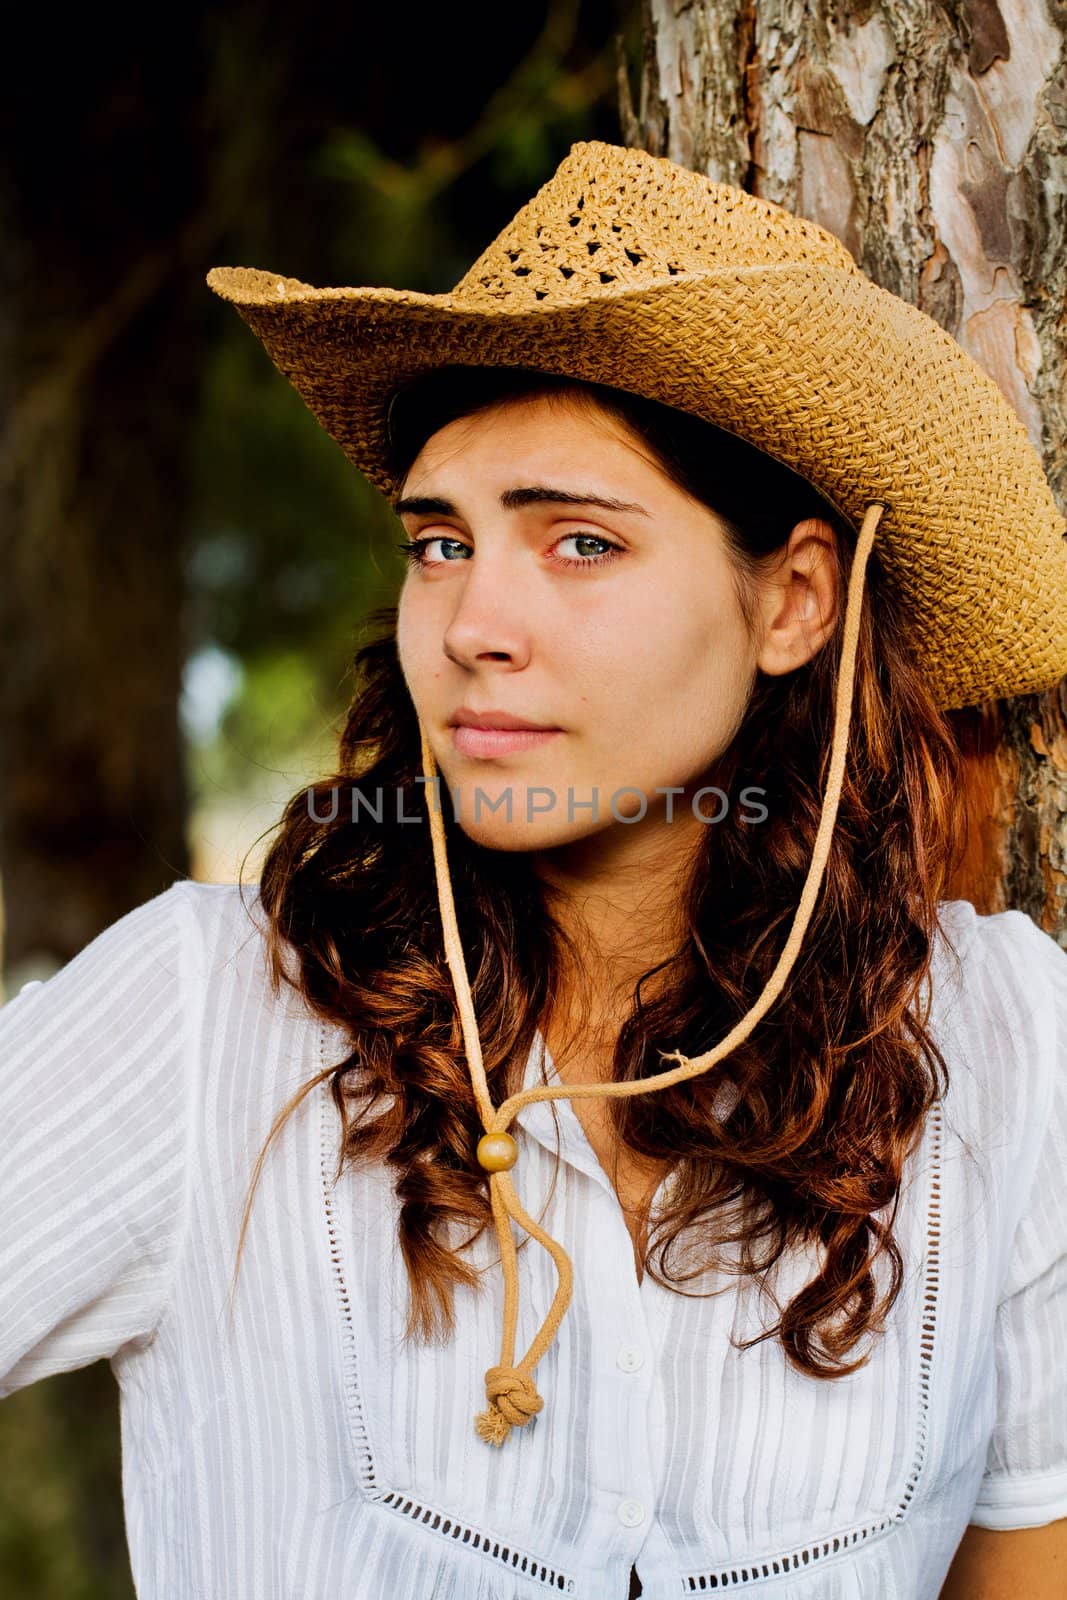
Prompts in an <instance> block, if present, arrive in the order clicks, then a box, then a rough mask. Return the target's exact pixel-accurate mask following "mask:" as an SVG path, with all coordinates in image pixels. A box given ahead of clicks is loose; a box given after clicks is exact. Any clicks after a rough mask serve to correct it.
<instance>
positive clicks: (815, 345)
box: [207, 141, 1067, 707]
mask: <svg viewBox="0 0 1067 1600" xmlns="http://www.w3.org/2000/svg"><path fill="white" fill-rule="evenodd" d="M207 281H208V284H209V285H210V287H211V288H212V289H213V290H214V291H215V292H216V293H217V294H219V295H221V296H222V297H223V298H225V299H228V300H230V301H232V302H233V303H234V305H236V307H237V309H238V310H239V311H240V313H241V315H242V316H243V317H244V318H245V320H246V321H247V322H248V323H249V325H250V326H251V328H252V329H253V331H254V332H255V333H256V334H257V336H258V337H259V338H260V339H261V340H262V342H263V344H264V346H265V348H266V349H267V351H268V353H269V354H270V356H271V358H272V360H273V361H274V362H275V364H276V365H277V366H278V368H279V369H280V371H282V372H283V373H284V374H285V376H286V377H287V378H288V379H289V381H290V382H291V383H292V384H293V386H294V387H295V388H296V389H297V391H298V392H299V393H300V395H301V396H302V398H303V399H304V401H305V402H306V404H307V405H308V407H309V408H310V409H311V411H312V412H313V413H314V415H315V416H316V417H317V418H318V420H319V421H320V423H321V424H322V426H323V427H324V428H325V429H326V431H327V432H328V433H329V434H330V435H331V436H332V437H333V438H334V439H335V440H336V441H337V443H338V444H339V445H340V446H341V448H342V449H343V450H344V451H345V453H346V454H347V456H348V457H349V459H350V460H351V461H353V462H354V463H355V465H356V466H357V467H358V468H359V469H360V471H362V472H363V473H364V474H365V475H366V476H367V477H368V478H369V479H370V481H371V482H372V483H374V484H375V485H376V486H377V487H378V488H379V489H381V490H382V492H383V493H385V494H387V495H390V496H391V495H393V494H394V493H395V491H396V489H397V487H398V485H397V484H395V483H394V482H393V480H392V478H391V476H390V472H389V467H388V453H387V414H388V406H389V401H390V398H391V396H392V394H393V393H394V392H395V390H396V388H397V387H398V386H399V385H401V384H403V383H404V382H406V381H407V380H409V379H410V378H412V377H415V376H417V375H418V374H419V373H420V372H424V371H426V370H428V369H430V368H433V367H437V366H440V365H443V364H449V363H460V364H468V365H501V366H529V367H534V368H537V369H539V370H543V371H547V372H554V373H559V374H563V375H568V376H572V377H576V378H582V379H586V380H589V381H593V382H599V383H606V384H611V385H613V386H615V387H617V388H621V389H627V390H630V391H632V392H634V393H636V394H642V395H646V396H648V397H649V398H650V399H654V400H660V401H663V402H664V403H666V404H668V405H674V406H678V407H681V408H682V409H684V410H687V411H690V412H692V413H694V414H695V415H697V416H701V417H704V418H705V419H706V420H707V421H709V422H713V423H716V424H717V425H718V426H720V427H723V428H726V429H728V430H729V431H730V432H732V433H736V434H738V435H740V436H741V437H742V438H745V439H748V440H749V441H750V442H751V443H752V444H754V445H755V446H756V447H757V448H759V449H761V450H764V451H766V452H767V453H768V454H770V455H772V456H775V457H776V458H777V459H779V460H781V461H784V462H785V463H786V464H787V465H788V466H790V467H792V468H793V469H794V470H795V471H797V472H799V473H800V474H801V476H803V477H804V478H806V479H807V480H808V481H809V482H810V483H812V484H813V485H814V486H815V487H816V488H817V489H818V490H819V491H820V492H821V493H822V494H823V495H824V496H825V497H826V498H827V499H828V500H829V501H830V502H831V503H832V504H833V505H835V506H836V507H837V508H838V509H839V510H840V511H841V512H842V513H843V515H844V516H845V517H846V518H848V519H849V520H850V521H851V522H852V524H853V526H854V527H857V528H858V526H859V523H860V520H861V519H862V516H863V513H864V509H865V507H866V506H867V505H868V504H870V503H871V502H872V501H874V500H881V501H884V502H885V503H886V505H887V508H888V509H887V512H886V516H885V519H884V523H883V527H882V530H881V534H880V538H879V549H878V553H879V558H880V560H881V562H882V564H883V566H884V567H885V570H886V573H887V577H888V580H889V582H890V583H891V584H893V585H894V586H895V587H896V589H897V591H898V592H899V593H900V594H901V596H902V597H903V599H904V600H905V602H906V608H907V615H908V622H907V631H908V638H909V642H910V644H911V648H912V650H913V653H914V655H915V657H916V659H917V660H919V661H920V662H921V663H922V665H923V668H924V670H925V672H926V673H927V676H928V679H929V682H930V685H931V688H932V690H933V693H934V695H935V697H936V698H937V700H938V701H939V703H940V704H941V705H943V706H946V707H953V706H961V705H969V704H977V703H979V702H981V701H983V700H988V699H992V698H995V697H998V696H1005V695H1013V694H1021V693H1024V692H1029V691H1033V690H1037V689H1044V688H1048V687H1051V686H1052V685H1053V684H1055V683H1057V682H1058V681H1059V680H1060V678H1061V677H1063V676H1064V674H1065V673H1067V627H1065V626H1064V622H1065V619H1067V544H1065V542H1064V533H1065V526H1064V520H1063V517H1062V516H1061V515H1060V513H1059V511H1058V509H1057V507H1056V504H1055V501H1054V499H1053V497H1052V493H1051V490H1050V489H1049V486H1048V484H1047V482H1046V480H1045V476H1044V472H1043V469H1042V465H1041V462H1040V459H1039V458H1038V456H1037V453H1036V451H1035V450H1034V448H1033V446H1032V445H1031V443H1030V441H1029V439H1028V438H1027V435H1026V431H1025V429H1024V427H1023V425H1022V423H1021V421H1020V420H1019V418H1018V417H1017V416H1016V414H1015V412H1014V411H1013V410H1012V408H1011V406H1010V405H1009V403H1008V401H1007V400H1006V399H1005V398H1004V396H1003V395H1002V394H1001V392H1000V390H999V389H998V388H997V386H996V384H995V383H994V382H993V381H992V379H991V378H989V377H988V375H987V374H986V373H984V372H983V371H982V370H981V368H980V367H979V366H978V365H977V364H976V363H975V362H974V361H973V360H972V359H971V358H970V357H969V356H968V355H967V354H966V353H965V352H964V351H963V350H962V349H961V348H960V346H959V345H958V344H957V343H956V342H955V340H953V339H952V338H950V337H949V335H948V334H947V333H945V332H944V330H943V329H941V328H940V327H939V326H938V325H937V323H935V322H934V321H933V319H932V318H930V317H928V316H926V315H925V314H924V313H923V312H921V311H918V310H917V309H916V308H915V307H913V306H909V305H907V304H906V303H905V302H904V301H902V300H900V299H899V298H898V297H897V296H895V295H892V294H889V293H888V292H887V291H885V290H883V289H880V288H879V287H878V286H877V285H875V284H874V283H872V282H871V281H870V280H869V279H868V278H867V277H866V276H865V275H864V274H863V273H862V272H861V271H860V270H859V269H858V268H857V266H856V265H855V263H854V261H853V260H852V257H851V256H850V255H849V253H848V251H847V250H846V249H845V248H844V246H843V245H842V244H840V242H839V241H838V240H836V239H835V238H834V237H833V236H832V235H831V234H829V233H827V232H826V231H825V230H824V229H822V228H819V227H817V226H815V225H814V224H813V223H811V222H808V221H806V220H805V219H803V218H800V217H795V216H793V215H791V214H790V213H789V212H787V211H784V210H783V209H782V208H781V207H779V206H775V205H773V204H771V203H770V202H769V201H764V200H760V199H758V198H756V197H754V196H752V195H748V194H745V193H744V191H742V190H740V189H735V188H732V187H731V186H729V185H724V184H713V183H711V182H709V180H708V179H706V178H704V177H703V176H701V175H700V174H699V173H693V172H689V171H687V170H686V169H685V168H682V167H679V166H677V165H676V164H674V163H673V162H670V161H666V160H664V159H663V158H661V157H656V156H650V155H647V154H646V153H645V152H644V151H640V150H628V149H624V148H621V147H619V146H615V145H610V144H604V143H601V142H599V141H592V142H588V143H579V144H576V145H574V146H573V147H572V149H571V152H570V154H569V155H568V156H567V158H566V159H565V160H564V161H563V162H562V163H561V165H560V167H559V168H558V170H557V171H556V173H555V174H554V175H553V176H552V178H551V179H549V181H548V182H547V183H546V184H545V185H544V186H543V188H541V189H540V190H539V191H538V193H537V194H536V195H535V196H534V197H533V199H532V200H530V202H529V203H528V204H527V205H526V206H524V207H523V208H522V210H521V211H520V212H519V213H518V214H517V215H516V216H515V217H514V218H513V219H512V221H511V222H510V223H508V225H507V226H506V227H505V228H504V229H503V231H502V232H501V233H500V235H499V236H498V237H497V238H496V239H495V240H493V242H492V243H491V244H490V245H489V246H488V247H487V249H486V250H485V251H484V252H483V253H482V255H481V256H480V257H479V259H478V260H477V261H476V262H475V263H474V264H473V266H472V267H471V268H470V270H469V271H468V272H467V273H466V274H465V275H464V277H463V278H462V279H461V280H460V282H459V283H458V284H457V285H456V287H455V289H454V290H452V291H451V292H450V293H448V294H440V295H424V294H416V293H412V292H409V291H404V290H395V289H374V288H344V287H343V288H315V287H313V286H312V285H310V284H307V283H304V282H302V281H301V280H300V279H296V278H288V277H279V276H278V275H276V274H274V273H269V272H263V271H260V270H258V269H254V268H246V267H215V268H213V269H212V270H211V272H209V274H208V278H207Z"/></svg>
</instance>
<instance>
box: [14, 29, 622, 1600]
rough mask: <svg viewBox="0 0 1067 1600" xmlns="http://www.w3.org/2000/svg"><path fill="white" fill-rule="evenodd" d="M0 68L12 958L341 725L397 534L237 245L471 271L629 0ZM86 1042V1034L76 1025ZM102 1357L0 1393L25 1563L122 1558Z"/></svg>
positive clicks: (131, 44) (212, 856) (298, 256)
mask: <svg viewBox="0 0 1067 1600" xmlns="http://www.w3.org/2000/svg"><path fill="white" fill-rule="evenodd" d="M5 34H6V44H7V50H6V54H7V72H6V83H5V93H4V95H3V96H2V97H0V138H2V150H3V157H2V165H0V291H2V292H0V496H2V501H3V518H2V523H0V539H2V544H0V644H2V647H3V672H2V673H0V887H2V894H3V919H4V920H3V958H4V966H3V970H4V983H5V993H6V994H7V995H10V994H12V993H14V992H16V990H17V988H18V987H20V986H21V984H22V983H23V982H25V981H27V980H28V979H30V978H33V977H45V976H47V975H49V974H50V973H51V972H52V971H54V970H55V969H56V967H57V966H59V965H60V964H62V962H64V961H65V960H68V959H69V958H70V957H71V956H72V955H73V954H75V953H76V952H77V950H79V949H81V948H82V947H83V945H84V944H85V943H87V942H88V940H89V939H90V938H92V937H93V936H94V935H95V934H96V933H97V932H99V931H100V930H101V929H102V928H103V927H106V926H108V925H109V924H110V923H111V922H113V921H114V920H116V919H117V918H118V917H119V916H120V915H122V914H123V912H124V911H126V910H128V909H130V907H132V906H134V905H137V904H140V903H142V902H143V901H144V900H145V899H147V898H149V897H150V896H151V895H153V894H155V893H157V892H158V891H159V890H161V889H163V888H166V887H167V886H168V885H169V884H170V883H172V882H173V881H174V879H175V878H177V877H180V876H185V875H192V876H195V877H200V878H204V879H207V880H209V881H210V880H216V881H218V880H222V881H225V880H229V879H232V878H233V877H235V876H236V873H237V869H238V866H239V865H240V861H241V859H242V857H243V856H244V855H245V852H246V851H249V850H251V856H250V858H249V861H247V862H246V865H245V876H246V877H251V878H253V879H254V877H255V875H256V870H255V866H256V860H257V859H258V857H257V852H260V851H261V850H262V847H263V839H262V835H263V834H264V832H265V831H266V830H269V828H270V826H271V824H272V822H273V821H274V820H275V819H276V817H277V815H278V813H279V811H280V809H281V805H282V804H283V803H284V800H285V799H286V798H287V797H288V795H289V794H291V793H293V792H295V791H296V790H297V789H298V788H300V787H301V786H302V784H303V783H304V782H305V781H307V779H308V778H309V777H311V776H312V775H313V774H314V773H315V772H316V771H317V770H321V769H322V767H323V764H324V763H325V762H328V761H329V760H330V756H331V753H332V749H333V744H334V740H335V738H336V732H337V727H338V719H339V717H340V715H341V712H342V711H343V707H344V704H345V699H346V691H347V689H348V682H347V678H346V670H347V667H348V662H349V658H350V655H351V652H352V650H353V648H354V647H355V644H356V642H357V634H358V630H359V626H360V623H361V621H362V619H363V617H364V616H365V614H366V612H367V611H368V610H369V609H370V608H372V607H374V606H376V605H380V604H382V603H384V602H386V601H388V600H389V599H391V598H392V597H393V596H394V595H395V593H396V589H397V587H398V585H399V581H400V578H401V576H402V571H403V564H402V558H401V557H400V556H399V554H398V553H397V552H396V551H395V550H394V548H393V541H394V540H395V539H397V538H400V537H402V530H401V529H400V528H399V526H398V525H397V524H396V523H395V519H393V518H392V516H391V513H389V511H388V508H387V507H386V505H385V502H384V501H383V500H382V499H381V498H380V497H379V496H378V495H377V494H376V493H375V492H374V491H373V490H371V489H370V488H369V486H368V485H366V484H365V483H364V482H363V480H362V479H360V478H359V476H358V475H357V474H356V472H355V471H354V469H353V468H352V467H351V466H350V465H349V464H348V462H347V461H346V460H345V458H344V457H343V455H342V454H341V452H340V450H339V449H338V448H337V446H336V445H334V443H333V442H332V440H330V439H329V438H328V437H327V435H326V434H325V433H324V432H323V431H322V430H321V429H320V428H319V426H318V424H317V423H316V422H315V421H314V419H313V418H312V417H311V416H310V414H309V413H308V412H307V411H306V410H305V409H304V407H303V405H302V403H301V402H300V400H299V399H298V398H297V396H296V395H295V393H294V392H293V391H292V390H291V389H290V387H289V385H288V384H287V383H286V382H285V381H284V379H282V378H281V376H280V375H279V374H278V373H277V372H276V370H275V369H274V367H273V366H272V365H271V363H270V361H269V360H268V358H267V356H266V354H265V353H264V351H263V350H262V348H261V346H260V345H259V343H258V341H257V340H256V339H255V337H254V336H253V335H252V333H251V332H250V330H249V329H248V328H247V327H246V326H245V324H244V323H243V322H242V321H241V319H240V317H239V316H238V314H237V313H236V311H234V309H233V308H232V307H230V306H228V305H225V304H223V303H222V302H221V301H219V300H217V299H216V297H215V296H213V295H212V294H211V292H210V291H209V290H208V289H207V287H206V285H205V283H204V276H205V274H206V272H207V270H208V268H209V267H211V266H214V265H247V266H259V267H265V268H268V269H269V270H272V271H277V272H279V273H282V274H287V275H291V276H294V277H298V278H302V279H304V280H305V281H307V282H310V283H316V284H323V285H325V284H381V285H390V286H393V287H399V288H411V289H418V290H423V291H426V292H431V293H435V292H441V291H443V290H446V289H449V288H451V287H452V286H453V284H454V283H455V282H456V281H457V280H458V279H459V278H460V277H461V276H462V275H463V273H464V272H465V271H466V269H467V267H468V266H469V265H470V263H471V261H472V260H473V259H474V258H475V256H477V255H478V254H479V253H480V252H481V250H482V249H483V248H484V246H485V245H486V244H488V243H489V241H490V240H491V239H492V238H493V236H494V235H495V234H496V233H497V232H498V231H499V229H500V228H501V227H502V226H503V224H504V223H505V222H506V221H507V220H508V219H509V218H510V217H511V216H512V215H513V214H514V212H515V211H516V210H517V209H518V207H519V206H520V205H522V204H524V203H525V201H526V200H528V199H529V198H530V196H531V195H532V193H533V192H534V190H535V189H536V188H537V187H539V185H540V184H541V183H543V182H544V181H545V180H546V179H547V178H548V177H549V176H550V175H551V173H552V171H553V170H554V169H555V167H556V165H557V164H558V163H559V161H560V160H561V159H562V157H563V156H564V155H565V154H566V152H567V150H568V148H569V146H570V144H571V143H572V142H574V141H575V140H578V139H587V138H599V139H607V140H610V141H613V142H619V141H620V140H621V133H620V127H619V118H618V112H617V90H616V83H617V72H618V69H619V61H620V56H621V57H622V58H623V59H624V60H626V61H627V62H628V63H629V67H630V70H631V76H632V77H634V78H636V68H637V61H638V58H639V55H640V20H639V15H638V10H637V7H636V6H635V5H633V4H628V3H625V0H622V3H620V4H618V5H609V4H604V3H599V0H597V3H593V0H560V3H557V4H552V5H549V6H547V7H545V6H537V5H532V6H522V7H508V8H504V7H499V6H494V7H489V6H486V7H477V6H475V7H466V8H459V9H457V8H438V9H437V10H426V11H422V10H419V11H415V10H412V9H411V8H409V7H402V6H395V5H394V6H385V5H378V6H374V7H351V6H342V5H340V4H327V3H324V0H311V3H310V4H305V5H303V6H302V7H300V8H296V7H293V6H291V5H286V6H282V5H280V4H278V3H277V0H267V3H260V4H257V5H255V6H252V5H250V4H249V5H233V6H204V5H196V4H192V5H189V6H185V7H182V8H180V9H175V8H171V9H169V10H144V11H141V12H139V13H133V12H131V13H129V14H127V15H122V14H120V13H117V12H115V11H109V10H108V9H107V8H103V7H81V8H71V9H70V10H68V11H63V12H57V11H55V10H54V9H53V8H50V7H45V6H38V7H22V8H19V9H18V10H17V11H16V12H15V13H13V15H12V17H11V18H9V19H8V21H7V23H6V25H5ZM72 1070H76V1064H74V1063H72ZM118 1474H119V1443H118V1395H117V1390H116V1387H115V1383H114V1380H113V1377H112V1375H111V1372H110V1369H109V1367H108V1366H107V1364H106V1363H97V1364H96V1365H95V1366H93V1367H89V1368H86V1369H84V1370H82V1371H80V1372H76V1373H70V1374H65V1375H62V1376H60V1377H56V1378H51V1379H48V1380H46V1381H45V1382H43V1383H38V1384H36V1385H33V1386H31V1387H30V1388H28V1389H25V1390H22V1391H20V1392H19V1393H18V1394H16V1395H15V1396H13V1397H11V1398H10V1399H8V1400H7V1401H6V1402H5V1403H4V1404H3V1405H2V1406H0V1594H2V1595H3V1596H4V1597H5V1600H60V1597H61V1600H119V1597H125V1600H128V1597H129V1596H130V1595H131V1594H132V1586H131V1582H130V1576H129V1568H128V1562H127V1558H126V1546H125V1535H124V1529H123V1523H122V1509H121V1498H120V1489H119V1476H118Z"/></svg>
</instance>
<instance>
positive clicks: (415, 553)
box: [397, 533, 470, 567]
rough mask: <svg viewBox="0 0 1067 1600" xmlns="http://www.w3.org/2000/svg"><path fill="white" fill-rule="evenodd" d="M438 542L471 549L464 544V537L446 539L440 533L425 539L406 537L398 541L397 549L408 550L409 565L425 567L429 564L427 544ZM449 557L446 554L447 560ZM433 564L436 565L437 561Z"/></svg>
mask: <svg viewBox="0 0 1067 1600" xmlns="http://www.w3.org/2000/svg"><path fill="white" fill-rule="evenodd" d="M438 543H440V544H442V545H446V544H450V545H455V547H456V548H457V549H458V550H469V549H470V546H469V545H466V544H464V543H463V541H462V539H446V538H445V537H444V536H443V535H442V534H440V533H437V534H434V535H433V536H432V537H429V538H425V539H405V540H401V541H398V543H397V549H398V550H404V551H406V552H407V557H408V566H409V567H424V566H426V565H427V564H428V563H427V560H426V546H427V545H429V544H438ZM449 559H450V558H449V557H447V556H446V558H445V560H446V561H447V560H449ZM433 564H434V565H436V563H433Z"/></svg>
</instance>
